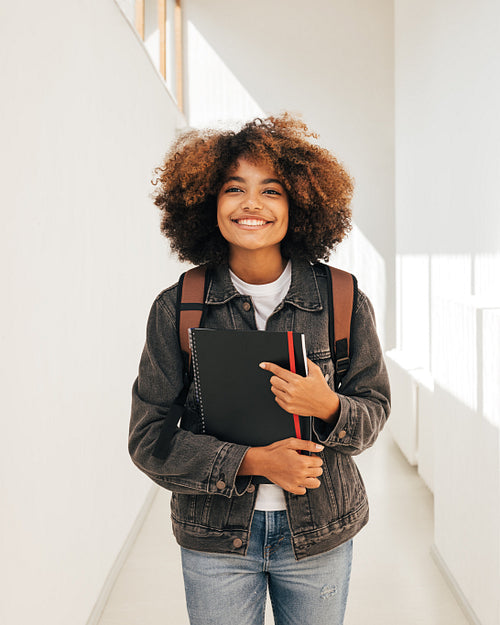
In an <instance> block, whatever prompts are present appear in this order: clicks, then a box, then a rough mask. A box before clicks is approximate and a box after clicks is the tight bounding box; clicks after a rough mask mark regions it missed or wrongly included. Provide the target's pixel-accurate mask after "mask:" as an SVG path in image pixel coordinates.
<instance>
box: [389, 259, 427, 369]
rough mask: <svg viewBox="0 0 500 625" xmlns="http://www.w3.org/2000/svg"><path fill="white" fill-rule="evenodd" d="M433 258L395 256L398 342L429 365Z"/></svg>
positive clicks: (424, 364)
mask: <svg viewBox="0 0 500 625" xmlns="http://www.w3.org/2000/svg"><path fill="white" fill-rule="evenodd" d="M429 284H430V259H429V256H428V255H427V254H408V255H405V256H402V255H400V256H398V257H397V258H396V291H397V299H396V305H397V341H398V343H397V344H398V346H399V349H401V350H402V351H403V352H405V353H407V354H411V355H412V356H413V357H414V358H415V360H416V362H418V365H419V366H420V367H424V368H425V369H428V368H429V367H430V345H429V342H430V292H429Z"/></svg>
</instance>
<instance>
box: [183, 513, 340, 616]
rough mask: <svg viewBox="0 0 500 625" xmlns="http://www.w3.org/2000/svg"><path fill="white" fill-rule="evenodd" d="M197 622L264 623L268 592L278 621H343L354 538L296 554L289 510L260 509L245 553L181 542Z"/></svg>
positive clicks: (190, 606)
mask: <svg viewBox="0 0 500 625" xmlns="http://www.w3.org/2000/svg"><path fill="white" fill-rule="evenodd" d="M181 553H182V569H183V574H184V586H185V589H186V602H187V608H188V613H189V619H190V623H191V625H263V623H264V609H265V605H266V592H267V588H268V587H269V595H270V598H271V604H272V606H273V613H274V622H275V625H305V624H307V625H342V623H343V621H344V612H345V608H346V602H347V593H348V589H349V579H350V575H351V561H352V540H349V541H348V542H346V543H344V544H342V545H340V546H339V547H336V548H335V549H332V550H331V551H327V552H326V553H322V554H319V555H316V556H311V557H308V558H304V559H302V560H298V561H297V560H296V559H295V557H294V555H293V550H292V545H291V542H290V529H289V526H288V519H287V514H286V511H285V510H279V511H276V512H264V511H260V510H256V511H255V513H254V517H253V522H252V527H251V534H250V543H249V547H248V552H247V554H246V555H245V556H240V555H234V554H218V553H205V552H201V551H192V550H190V549H185V548H181Z"/></svg>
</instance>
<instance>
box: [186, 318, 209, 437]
mask: <svg viewBox="0 0 500 625" xmlns="http://www.w3.org/2000/svg"><path fill="white" fill-rule="evenodd" d="M194 329H195V328H189V332H188V333H189V347H190V349H191V359H192V366H193V377H194V390H195V397H196V401H197V403H198V406H199V407H200V415H201V431H202V434H205V433H206V427H205V413H204V411H203V399H202V396H201V387H200V373H199V369H198V355H197V353H196V347H195V341H194V332H193V330H194Z"/></svg>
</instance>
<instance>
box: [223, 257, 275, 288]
mask: <svg viewBox="0 0 500 625" xmlns="http://www.w3.org/2000/svg"><path fill="white" fill-rule="evenodd" d="M286 264H287V259H286V258H283V256H282V255H281V252H280V251H279V250H276V251H269V252H268V251H267V250H255V251H254V250H252V251H247V250H241V251H238V252H237V253H236V252H233V251H232V252H231V253H230V256H229V266H230V267H231V271H232V272H233V273H235V274H236V275H237V276H238V278H240V280H243V282H248V284H269V282H274V281H275V280H277V279H278V278H279V277H280V276H281V274H282V273H283V271H284V269H285V267H286Z"/></svg>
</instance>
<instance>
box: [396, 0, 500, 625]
mask: <svg viewBox="0 0 500 625" xmlns="http://www.w3.org/2000/svg"><path fill="white" fill-rule="evenodd" d="M395 35H396V46H395V58H396V65H395V67H396V73H395V87H396V220H397V254H398V267H399V269H400V271H399V278H398V284H399V289H398V309H399V311H400V315H399V332H398V335H399V339H398V347H399V348H400V349H402V350H403V351H405V352H409V353H410V355H411V356H412V357H413V358H414V359H416V360H417V362H418V365H419V366H423V367H425V368H428V369H429V370H430V372H431V373H432V376H433V378H434V381H435V386H434V390H433V391H432V392H431V391H429V392H427V393H426V396H425V402H424V403H423V404H422V406H420V408H421V409H423V408H424V405H425V406H426V409H427V410H428V411H429V413H431V414H432V416H433V417H434V422H433V431H434V452H433V453H434V457H433V484H434V493H435V543H436V549H437V552H438V554H439V557H440V558H441V560H442V561H443V562H444V565H445V567H446V568H447V570H448V572H449V573H450V575H451V580H452V582H453V583H454V584H455V585H456V587H457V590H458V592H459V593H460V594H461V596H462V598H463V599H464V601H465V602H466V604H467V605H468V608H469V611H470V613H471V614H472V615H474V617H475V618H476V619H477V621H478V622H480V623H481V624H482V625H498V622H499V620H500V609H499V599H498V588H499V587H500V558H499V554H500V542H499V539H500V536H499V527H500V471H499V469H500V453H499V442H500V418H499V417H498V414H499V413H498V410H496V409H492V407H493V406H494V405H496V401H497V398H498V393H499V390H498V389H499V377H498V375H499V374H498V371H500V364H499V359H500V350H499V343H498V337H499V336H500V334H499V332H500V328H499V326H498V319H499V317H498V313H499V311H500V211H499V199H498V198H499V194H498V173H499V171H500V148H499V146H500V117H499V115H498V111H499V110H500V54H499V52H500V43H499V42H500V5H499V4H498V2H496V1H495V0H479V1H478V2H474V3H470V2H465V1H462V0H460V1H459V2H457V1H456V0H424V1H423V2H419V3H415V2H412V1H411V0H396V3H395ZM426 440H427V442H423V443H422V444H424V445H426V454H428V453H429V446H430V439H429V438H427V439H426Z"/></svg>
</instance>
